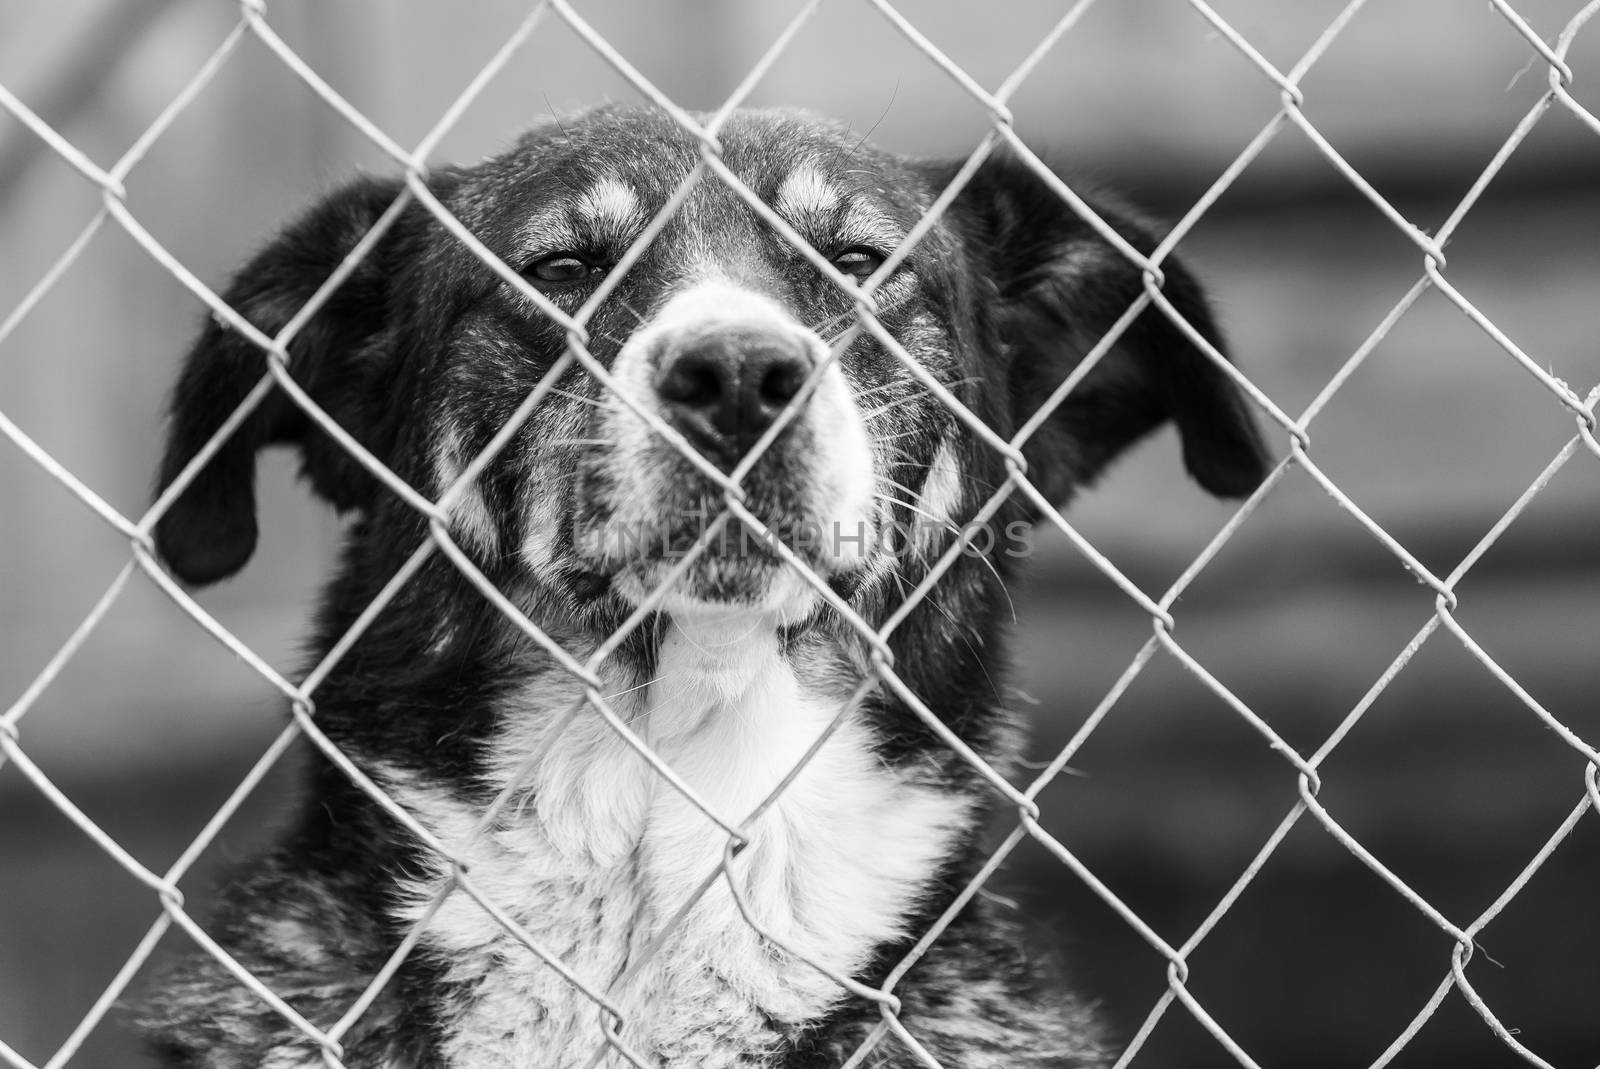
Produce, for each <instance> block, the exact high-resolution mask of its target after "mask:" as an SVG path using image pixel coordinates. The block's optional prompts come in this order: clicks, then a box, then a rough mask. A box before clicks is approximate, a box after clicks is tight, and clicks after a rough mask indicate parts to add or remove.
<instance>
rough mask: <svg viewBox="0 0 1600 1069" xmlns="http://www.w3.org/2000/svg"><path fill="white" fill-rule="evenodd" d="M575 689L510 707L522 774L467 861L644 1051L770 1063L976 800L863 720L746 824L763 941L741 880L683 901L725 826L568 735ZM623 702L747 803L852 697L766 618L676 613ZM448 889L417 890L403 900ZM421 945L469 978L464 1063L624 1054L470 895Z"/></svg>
mask: <svg viewBox="0 0 1600 1069" xmlns="http://www.w3.org/2000/svg"><path fill="white" fill-rule="evenodd" d="M574 696H575V692H574V691H573V690H572V689H571V687H570V685H562V684H560V683H557V682H554V681H550V682H547V684H546V685H545V686H543V687H541V688H540V690H539V692H538V693H529V694H528V695H526V696H525V697H524V699H523V703H524V704H525V708H518V709H514V710H511V711H510V715H508V717H507V724H508V726H507V727H506V729H505V731H504V734H503V736H502V737H501V739H500V740H499V746H498V749H497V754H496V759H497V760H498V761H500V762H501V766H500V767H501V768H502V771H503V775H504V776H505V777H507V779H508V780H509V779H510V778H512V777H518V778H520V780H521V781H522V782H526V783H527V784H528V793H527V795H526V798H525V800H524V801H523V803H522V804H520V805H519V804H516V803H513V805H511V806H509V807H508V811H507V813H506V814H505V816H504V817H503V818H502V819H501V820H500V821H499V822H498V823H497V824H496V826H495V827H494V828H493V829H492V830H491V831H489V832H486V833H484V834H483V835H481V836H479V837H478V838H477V839H476V840H475V841H473V842H472V843H471V844H470V845H468V846H467V847H465V848H464V850H463V851H462V853H463V855H464V856H463V860H465V861H466V862H467V863H468V864H469V866H470V872H471V876H472V879H473V880H474V882H475V884H476V885H477V886H478V887H480V888H482V889H483V891H484V892H485V894H486V895H487V897H489V898H490V899H491V900H492V901H493V902H494V903H495V904H496V905H497V906H498V907H500V908H501V909H503V910H504V911H505V912H506V913H507V914H509V915H510V916H511V917H512V918H514V919H515V920H516V921H517V922H518V923H519V924H520V925H521V926H522V927H523V928H524V929H525V930H526V932H527V934H528V935H529V936H530V937H531V939H532V940H533V941H534V942H535V943H537V944H538V945H539V946H541V947H543V948H544V949H545V950H546V951H548V952H550V953H552V954H554V955H556V956H557V957H559V958H560V959H561V960H562V962H563V963H565V964H566V966H567V967H568V968H569V969H570V970H571V971H572V972H573V973H574V974H575V975H576V976H577V977H578V978H579V979H581V980H582V981H583V982H584V983H585V984H586V985H588V986H589V988H590V990H592V991H595V992H597V993H604V994H605V996H606V997H607V998H608V999H609V1000H610V1002H611V1003H612V1004H613V1005H614V1006H616V1007H617V1008H618V1009H619V1010H620V1011H621V1013H622V1015H623V1019H624V1023H623V1025H622V1029H621V1034H622V1037H623V1038H624V1040H625V1041H626V1042H627V1043H628V1044H629V1046H630V1047H631V1049H632V1050H634V1051H635V1052H636V1053H637V1054H639V1055H640V1056H641V1057H642V1059H643V1060H644V1061H645V1062H646V1063H647V1064H651V1065H659V1066H670V1067H674V1069H677V1067H685V1069H687V1067H690V1066H693V1067H695V1069H717V1067H723V1066H730V1067H731V1066H758V1065H762V1064H765V1063H766V1060H765V1059H764V1057H763V1056H762V1053H761V1052H762V1050H763V1049H764V1048H767V1047H770V1045H771V1044H772V1043H773V1042H774V1041H775V1040H777V1039H778V1038H779V1037H780V1035H781V1034H782V1031H783V1029H784V1028H785V1026H789V1025H795V1024H798V1023H801V1022H803V1021H805V1020H807V1019H810V1018H813V1017H815V1016H817V1015H819V1014H821V1013H823V1012H825V1011H826V1010H827V1009H828V1008H829V1007H830V1006H832V1005H833V1004H834V1003H835V1002H837V1001H838V1000H839V999H840V998H841V997H842V996H843V995H844V992H843V990H842V989H841V988H840V987H839V986H838V985H837V984H835V983H834V982H833V981H832V980H830V979H828V978H827V977H825V976H824V975H823V974H822V973H821V972H819V971H818V970H817V969H815V968H813V967H811V966H809V965H807V964H805V962H806V961H810V962H813V963H815V964H817V965H822V966H824V967H825V968H827V969H829V970H831V971H833V972H835V973H837V974H840V975H846V976H848V975H850V974H851V973H852V972H854V971H855V970H857V969H859V968H860V967H861V966H862V965H863V964H865V962H866V961H867V960H868V958H869V956H870V954H871V952H872V950H873V948H874V947H876V946H877V945H878V944H880V943H881V942H883V941H884V940H886V939H890V938H893V937H895V936H897V935H899V934H901V932H902V924H903V918H904V916H905V914H906V912H907V910H908V909H909V908H910V907H911V906H912V905H914V904H915V902H916V900H917V898H918V895H919V894H920V893H921V892H922V891H923V890H924V888H925V885H926V883H927V880H928V877H929V875H930V873H931V870H932V869H933V867H934V866H935V865H936V864H937V862H938V861H939V859H940V858H942V857H943V856H944V854H945V853H946V851H947V849H948V847H949V843H950V840H951V838H952V836H953V835H955V834H956V833H957V832H958V831H959V830H960V829H962V828H963V827H964V826H965V824H966V822H967V821H968V820H969V813H968V811H967V807H966V805H965V803H964V802H962V801H961V800H959V799H954V798H951V797H949V796H948V795H946V794H944V793H942V792H940V791H937V790H935V789H932V788H930V787H926V786H921V785H917V784H915V783H913V782H911V781H909V780H908V779H907V778H906V777H905V776H904V775H902V774H900V773H896V772H894V771H892V770H890V769H888V768H886V767H884V766H883V765H882V764H881V763H880V762H879V761H878V760H877V759H876V757H875V756H874V755H873V754H872V752H871V750H870V747H869V745H868V741H869V736H868V730H867V728H866V726H865V725H863V724H860V723H857V722H855V721H854V719H853V718H852V719H847V720H846V721H845V723H844V724H842V725H841V726H840V728H839V729H837V730H836V731H835V733H834V734H833V736H832V737H830V738H829V739H828V741H827V742H826V743H825V744H824V745H823V746H822V747H821V748H820V749H819V750H818V751H817V752H816V753H815V754H814V755H813V756H812V758H811V760H810V761H809V763H807V764H806V766H805V768H804V769H803V770H802V771H801V772H800V773H799V775H798V776H797V777H796V778H795V779H794V780H793V781H792V782H791V783H789V785H788V786H787V787H786V788H785V789H784V791H783V792H782V794H781V795H780V796H779V797H778V799H777V801H776V802H774V803H773V804H772V806H771V807H770V808H768V809H767V810H766V811H765V812H763V813H762V815H761V816H760V817H759V818H758V819H757V820H756V822H755V823H754V824H753V825H752V826H751V828H750V830H749V836H748V837H749V840H750V844H749V846H748V847H747V848H746V849H745V850H744V851H742V852H741V853H740V854H739V856H738V857H737V859H736V860H735V861H734V864H733V869H732V872H733V878H734V879H735V880H736V881H737V885H738V887H739V888H740V891H741V896H742V899H743V901H744V904H745V906H746V908H747V909H748V910H749V912H750V915H751V917H752V919H754V920H755V921H756V923H757V924H759V925H760V926H761V927H762V928H763V929H764V930H765V931H766V932H767V933H768V934H769V935H770V936H772V937H773V941H769V940H768V939H765V938H763V937H762V936H761V935H759V934H758V933H757V932H756V931H755V929H754V928H752V926H751V925H750V924H748V923H747V922H746V921H745V920H744V918H743V917H742V915H741V913H740V911H739V909H738V906H737V904H736V903H735V901H734V899H733V896H732V895H731V894H730V892H729V890H728V887H727V885H726V882H725V881H722V880H719V881H717V882H716V883H715V884H713V885H712V886H711V887H710V888H709V889H708V890H705V891H704V893H703V894H701V895H700V897H699V899H698V900H697V901H695V902H694V904H693V905H692V906H691V905H689V903H690V901H691V899H692V898H693V897H694V895H695V894H696V893H697V892H698V891H700V889H701V887H702V885H703V884H704V883H705V881H706V879H707V877H709V876H711V875H712V874H713V873H714V872H716V870H717V866H718V865H719V864H720V863H721V862H722V860H723V856H724V854H723V851H724V847H725V845H726V843H727V841H728V840H727V836H726V835H725V834H724V833H723V832H722V831H721V830H720V829H719V828H718V827H717V826H716V825H715V824H714V823H713V822H711V821H710V820H709V819H708V818H707V817H706V816H705V815H704V814H702V813H701V812H700V811H699V810H698V809H697V808H696V807H695V806H694V805H693V804H691V803H690V802H689V801H688V800H687V799H686V798H685V797H684V796H683V795H682V794H681V793H680V792H678V791H677V790H676V789H674V788H673V787H672V786H671V785H669V784H668V783H666V782H665V780H663V779H662V777H660V776H659V775H658V774H657V773H655V772H654V771H653V770H651V769H650V768H649V767H648V766H647V764H646V763H645V761H644V760H643V759H642V758H641V757H640V756H639V755H638V754H637V753H636V752H635V751H634V750H633V749H631V748H630V747H629V746H628V745H627V744H626V743H625V742H624V741H623V740H622V739H621V738H620V737H619V736H618V735H617V734H616V733H615V732H614V731H613V730H612V729H611V728H610V727H609V726H608V725H606V724H605V723H604V721H603V720H601V718H600V717H599V716H598V715H596V714H594V713H593V711H592V710H589V709H587V708H586V709H584V710H582V711H581V712H580V713H579V714H578V716H577V718H576V719H574V720H573V721H571V722H570V723H569V724H568V725H567V726H566V727H565V729H564V730H562V731H560V732H559V733H558V734H552V732H551V729H550V725H551V723H552V721H553V720H554V719H555V717H556V716H557V715H558V714H559V712H560V711H561V710H562V709H563V708H565V707H566V706H567V705H568V704H569V703H570V702H571V700H572V698H573V697H574ZM612 705H613V708H615V709H616V710H617V712H618V713H619V715H621V716H623V717H624V718H626V719H628V720H629V721H630V726H631V727H632V728H633V729H634V730H635V731H636V732H638V733H639V734H640V735H641V737H643V738H644V739H645V740H646V741H647V742H648V743H649V745H650V747H651V749H652V750H654V751H655V752H656V753H657V754H659V755H660V757H661V759H662V760H663V761H664V762H665V763H666V764H667V765H668V766H670V767H671V768H672V769H673V771H674V772H676V773H677V774H678V775H679V776H681V777H682V778H683V779H684V781H685V782H687V783H688V784H689V785H690V786H691V787H692V788H693V789H694V790H695V791H696V792H697V793H698V794H699V796H700V797H701V798H702V799H703V800H704V801H705V802H706V803H707V805H708V806H709V807H710V808H711V809H712V810H713V811H714V812H716V813H718V814H719V815H721V816H722V817H723V818H724V819H725V820H727V821H729V822H730V823H734V824H742V823H743V822H745V821H746V820H747V819H748V818H749V816H750V814H751V813H752V812H753V811H754V810H755V809H756V808H757V807H758V806H760V805H761V804H762V803H763V802H764V801H765V799H766V798H767V796H768V795H769V794H770V793H771V792H772V791H773V790H774V789H775V788H776V787H777V786H778V785H779V784H780V783H781V782H782V781H783V779H784V778H785V777H786V776H788V775H789V773H790V771H791V769H793V768H794V767H795V765H796V764H797V763H798V762H800V761H801V759H802V758H803V757H804V756H805V754H806V752H807V751H808V750H810V748H811V747H812V745H813V744H814V743H815V742H816V740H817V738H818V737H819V736H820V735H821V733H822V732H823V731H824V730H825V729H826V728H827V727H828V725H829V724H830V723H831V722H832V721H833V720H834V718H835V717H836V716H837V715H838V713H839V711H840V707H839V705H838V704H837V702H836V701H835V700H832V699H828V698H825V697H823V696H822V695H820V694H808V693H806V692H805V690H804V688H802V686H801V684H800V683H799V681H798V680H797V679H796V676H795V674H794V672H793V671H792V670H791V668H790V667H789V665H788V664H787V663H786V662H785V660H784V658H783V657H782V655H781V654H780V652H779V649H778V645H777V639H776V636H775V634H774V631H773V629H772V628H771V627H770V626H762V625H760V624H755V625H753V624H752V622H751V621H750V619H749V618H748V617H746V618H744V619H741V620H736V621H730V622H726V623H718V622H714V621H700V622H697V623H696V624H693V625H690V626H687V627H685V626H680V625H673V627H672V630H671V632H670V633H669V634H668V635H667V636H666V637H665V639H664V641H663V643H662V647H661V653H660V658H659V671H658V673H657V677H656V679H655V680H654V681H653V682H652V683H651V684H650V685H649V686H648V687H647V688H645V689H643V690H640V691H634V692H632V693H631V694H627V695H619V696H618V697H617V698H616V699H615V700H614V701H613V702H612ZM389 778H390V779H391V784H392V786H393V787H394V788H395V790H396V794H397V796H398V797H399V798H400V800H401V801H402V803H403V804H405V805H406V806H407V807H408V808H410V809H411V810H412V811H413V812H414V813H416V814H417V815H418V817H419V818H420V819H422V820H423V821H424V822H425V823H426V824H427V825H429V826H430V827H431V828H433V829H434V830H435V831H436V832H437V833H438V834H439V836H440V838H441V839H442V840H443V841H445V842H446V843H452V842H463V841H465V840H466V839H467V837H468V833H469V831H470V829H471V828H472V827H473V826H474V825H475V824H476V823H477V821H478V819H479V816H478V814H476V813H474V812H472V811H471V810H470V809H469V808H468V807H466V806H465V805H463V804H461V803H460V802H457V801H454V800H452V799H450V798H449V797H448V796H447V795H446V794H445V793H443V792H440V791H436V790H432V789H428V788H426V787H424V786H423V785H420V784H418V783H417V782H416V781H415V780H407V779H405V778H403V777H389ZM441 875H442V866H441ZM435 886H437V881H436V880H435V881H429V882H428V883H419V884H418V885H417V886H416V887H415V888H413V889H412V890H413V892H414V896H415V897H413V898H412V899H411V902H410V904H409V905H408V906H407V908H406V913H407V916H408V917H409V918H415V917H418V916H420V915H421V913H422V907H423V905H424V904H425V903H426V901H427V899H428V898H429V897H430V892H431V891H432V889H433V888H434V887H435ZM686 907H687V911H686V912H685V909H686ZM680 913H681V914H682V916H679V914H680ZM774 941H775V942H774ZM778 944H781V945H782V946H784V947H787V948H788V951H787V952H786V951H785V950H782V949H780V948H779V945H778ZM423 945H424V947H426V948H427V950H428V951H429V952H430V953H431V954H433V955H434V956H435V957H436V958H437V959H438V960H439V961H441V962H443V963H444V964H445V966H446V968H447V971H448V974H449V978H450V979H452V980H454V981H457V982H459V983H460V984H461V985H462V987H461V988H460V989H459V990H461V991H462V992H463V994H462V996H461V998H462V1001H461V1004H460V1005H459V1007H458V1011H459V1012H457V1013H455V1014H454V1015H453V1017H452V1019H451V1020H450V1021H449V1022H448V1033H449V1038H448V1041H447V1050H446V1051H445V1054H446V1057H447V1058H448V1060H449V1063H450V1064H451V1065H452V1066H454V1067H455V1069H490V1067H494V1069H507V1067H524V1066H528V1067H531V1066H540V1067H550V1069H569V1067H570V1069H580V1067H585V1066H590V1065H605V1066H611V1065H618V1066H620V1065H624V1064H626V1062H625V1061H624V1060H623V1059H622V1058H621V1057H620V1056H617V1055H615V1054H612V1055H609V1056H607V1057H603V1058H600V1059H598V1060H597V1059H596V1057H595V1056H596V1053H597V1051H600V1050H601V1049H602V1045H603V1035H602V1032H601V1029H600V1021H601V1019H602V1015H601V1012H600V1011H599V1009H598V1008H597V1006H596V1005H595V1003H594V1002H593V1001H592V1000H591V999H590V998H589V997H588V996H586V995H584V994H583V993H582V992H580V991H579V990H577V989H576V988H575V987H574V986H573V985H572V984H570V983H568V982H567V981H566V980H564V979H563V978H562V977H561V976H560V975H559V974H558V973H557V972H556V971H555V970H554V969H552V968H550V967H549V966H547V965H545V964H544V963H542V962H541V961H540V960H539V959H538V957H537V956H536V955H534V954H533V953H532V952H530V951H529V950H528V949H527V948H526V947H524V946H522V945H521V944H520V943H519V942H518V941H517V940H516V939H515V938H514V937H513V936H512V935H510V934H509V933H508V932H507V931H506V930H505V928H504V927H502V926H501V925H500V924H499V923H498V922H497V921H495V920H494V919H493V918H492V917H490V916H489V914H488V913H487V912H486V911H484V910H483V909H482V908H481V907H479V906H478V905H477V904H476V903H475V902H473V901H472V900H471V899H470V898H469V897H467V896H466V895H464V894H461V893H459V892H458V893H456V894H454V895H452V896H450V898H449V899H448V900H447V901H446V902H445V904H444V905H443V906H442V907H441V908H440V909H439V910H438V912H437V913H436V914H435V915H434V916H433V918H432V919H431V920H430V921H429V922H428V928H427V932H426V935H425V937H424V942H423ZM791 952H792V953H791Z"/></svg>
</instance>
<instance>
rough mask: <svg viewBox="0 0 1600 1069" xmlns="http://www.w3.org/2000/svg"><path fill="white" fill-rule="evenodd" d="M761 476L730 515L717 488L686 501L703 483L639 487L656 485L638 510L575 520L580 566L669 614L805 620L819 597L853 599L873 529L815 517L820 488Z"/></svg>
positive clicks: (642, 493) (852, 519)
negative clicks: (707, 609)
mask: <svg viewBox="0 0 1600 1069" xmlns="http://www.w3.org/2000/svg"><path fill="white" fill-rule="evenodd" d="M785 456H788V454H787V453H785ZM788 458H789V459H794V458H793V457H792V456H790V457H788ZM781 459H784V457H775V458H774V460H781ZM669 466H675V465H669ZM762 469H763V465H757V467H756V468H755V469H754V470H753V471H752V473H751V476H749V477H747V478H746V479H745V480H744V481H743V482H742V483H741V486H742V488H743V490H744V496H743V499H742V500H741V501H740V502H739V505H740V507H739V509H737V510H735V509H729V508H728V507H727V506H726V498H725V496H724V494H723V493H722V491H721V490H720V489H718V488H715V487H711V486H709V485H708V486H706V487H701V488H699V489H698V490H697V491H694V492H686V491H685V490H684V486H685V483H690V484H692V482H693V481H696V480H698V481H705V480H703V477H701V476H699V475H698V474H697V475H695V476H693V477H692V478H691V479H681V478H680V479H674V478H666V479H660V478H657V479H653V480H652V479H648V478H646V479H641V480H639V482H640V483H644V484H651V483H653V485H647V487H641V486H639V485H638V484H635V495H636V496H637V498H638V500H635V501H633V502H630V504H632V505H634V506H635V507H631V508H616V507H612V508H604V507H602V508H597V509H591V510H587V515H581V516H580V518H579V521H578V528H577V531H576V532H575V534H576V537H575V538H574V546H575V547H576V549H577V551H578V556H579V559H580V560H581V561H582V562H583V565H584V567H585V568H586V569H588V571H589V573H590V574H591V575H592V576H594V577H597V578H600V577H603V578H604V579H605V581H606V582H607V585H608V586H609V588H610V589H611V590H613V591H615V592H616V593H617V594H619V595H620V596H621V597H623V599H624V600H626V601H627V602H629V603H631V604H634V605H639V604H643V603H644V602H645V601H646V600H648V599H650V598H652V597H653V596H654V595H656V594H657V592H658V591H660V592H662V597H661V598H660V599H658V600H659V603H660V604H662V605H664V606H669V607H670V606H678V607H680V608H682V607H692V606H696V605H704V606H727V607H744V608H749V609H754V610H760V611H768V612H776V613H780V614H782V615H785V616H789V617H795V616H803V615H808V614H809V612H810V611H811V609H812V608H814V607H815V605H816V603H817V601H818V600H819V597H820V589H819V588H821V587H824V586H827V587H831V588H832V589H833V590H834V591H835V592H843V591H847V590H848V589H850V587H851V585H852V584H851V578H852V577H853V576H854V575H856V574H857V573H859V572H860V571H861V570H862V569H863V568H864V567H865V561H866V559H867V556H868V551H869V550H870V547H871V546H872V545H873V543H874V540H875V527H874V525H873V523H872V521H871V520H870V519H868V518H866V517H865V516H864V515H856V514H855V513H854V512H853V511H852V510H849V509H844V510H841V509H838V508H827V507H819V505H823V506H825V505H826V504H827V503H828V502H827V501H826V499H827V498H828V497H829V496H830V495H828V494H827V493H826V487H825V485H819V484H825V482H826V480H825V479H821V478H816V477H809V478H803V479H793V480H781V481H774V480H773V479H771V478H770V476H766V477H764V475H763V470H762ZM813 474H815V473H813ZM680 476H681V473H680ZM819 499H821V500H819ZM601 504H604V503H601ZM638 506H643V507H638ZM741 512H747V513H748V517H747V516H743V515H740V513H741Z"/></svg>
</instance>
